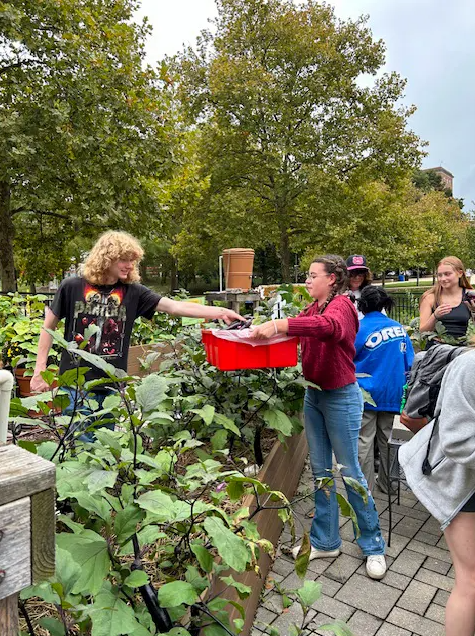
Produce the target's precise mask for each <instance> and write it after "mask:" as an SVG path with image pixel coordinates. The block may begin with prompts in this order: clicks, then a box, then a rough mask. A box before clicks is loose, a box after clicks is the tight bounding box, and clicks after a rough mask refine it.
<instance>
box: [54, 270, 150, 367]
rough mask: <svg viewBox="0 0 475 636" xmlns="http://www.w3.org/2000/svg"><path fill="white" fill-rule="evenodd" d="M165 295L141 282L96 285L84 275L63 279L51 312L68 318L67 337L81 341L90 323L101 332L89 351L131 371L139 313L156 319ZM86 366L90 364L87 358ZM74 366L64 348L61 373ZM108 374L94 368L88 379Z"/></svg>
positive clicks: (65, 333)
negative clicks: (129, 364) (131, 345)
mask: <svg viewBox="0 0 475 636" xmlns="http://www.w3.org/2000/svg"><path fill="white" fill-rule="evenodd" d="M160 299H161V296H160V295H159V294H156V293H155V292H154V291H152V290H151V289H149V288H148V287H145V286H144V285H140V284H139V283H131V284H125V283H121V282H120V281H119V282H117V283H115V285H94V284H92V283H89V282H88V281H87V280H85V279H84V278H66V279H65V280H63V282H62V283H61V285H60V286H59V289H58V291H57V293H56V296H55V297H54V300H53V303H52V304H51V307H50V309H51V311H52V312H53V313H54V315H55V316H57V317H58V318H60V319H61V318H65V319H66V324H65V328H64V337H65V339H66V340H67V341H68V342H69V341H71V340H75V341H76V342H77V343H78V344H80V343H81V342H82V341H83V340H84V332H85V330H86V329H87V327H88V326H90V325H97V326H98V327H99V331H98V332H97V333H96V334H95V335H94V336H92V338H91V339H90V340H89V344H88V346H87V348H86V350H87V351H90V352H91V353H94V354H96V355H99V356H101V357H102V358H104V359H105V360H106V361H107V362H110V363H111V364H113V365H114V366H115V367H118V368H119V369H124V371H125V370H127V356H128V352H129V342H130V334H131V333H132V327H133V324H134V321H135V319H136V318H138V317H139V316H143V317H144V318H148V319H150V318H152V316H153V314H154V312H155V308H156V306H157V304H158V302H159V301H160ZM81 365H82V366H90V365H87V364H86V363H85V362H84V361H82V362H81ZM73 367H74V363H73V360H72V358H71V356H70V354H69V353H68V352H67V351H63V354H62V356H61V363H60V367H59V370H60V373H64V371H66V370H67V369H71V368H73ZM103 375H104V374H103V373H102V372H101V371H100V370H99V369H98V368H96V367H91V371H89V372H88V373H87V376H86V377H87V379H88V380H92V379H94V378H100V377H102V376H103Z"/></svg>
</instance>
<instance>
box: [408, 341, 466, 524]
mask: <svg viewBox="0 0 475 636" xmlns="http://www.w3.org/2000/svg"><path fill="white" fill-rule="evenodd" d="M439 409H440V415H439V421H438V425H437V426H436V427H435V431H434V435H433V436H432V439H431V443H430V454H429V462H430V464H431V466H432V474H431V475H427V476H426V475H424V474H423V472H422V462H423V461H424V458H425V455H426V451H427V444H428V441H429V437H430V434H431V432H432V429H433V427H434V421H432V422H430V423H429V424H427V426H425V427H424V428H423V429H422V430H421V431H419V433H417V434H416V435H414V437H413V438H412V439H411V440H410V441H409V442H406V443H405V444H404V445H403V446H401V448H400V449H399V462H400V464H401V466H402V467H403V469H404V472H405V475H406V479H407V482H408V484H409V486H410V487H411V490H412V491H413V493H414V494H415V495H416V497H417V498H418V499H419V501H420V502H421V503H422V504H423V505H424V506H425V507H426V508H427V510H428V511H429V512H430V513H431V514H432V515H434V517H435V518H436V519H438V521H440V523H441V529H442V530H444V529H445V528H446V527H447V526H448V525H449V523H450V522H451V521H452V520H453V518H454V517H455V515H456V514H458V513H459V512H460V509H461V508H462V507H463V506H464V504H465V503H466V502H467V501H468V500H469V499H470V497H471V496H472V495H473V494H474V493H475V350H473V351H469V352H468V353H466V355H463V356H460V357H458V358H456V359H455V360H454V361H453V362H451V363H450V364H449V366H448V367H447V369H446V371H445V374H444V378H443V380H442V385H441V389H440V393H439V398H438V400H437V407H436V413H437V412H438V411H439Z"/></svg>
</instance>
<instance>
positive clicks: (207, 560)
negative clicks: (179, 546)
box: [190, 543, 213, 572]
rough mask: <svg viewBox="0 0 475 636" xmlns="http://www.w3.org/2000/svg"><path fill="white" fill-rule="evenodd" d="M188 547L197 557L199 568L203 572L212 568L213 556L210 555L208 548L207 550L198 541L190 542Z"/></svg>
mask: <svg viewBox="0 0 475 636" xmlns="http://www.w3.org/2000/svg"><path fill="white" fill-rule="evenodd" d="M190 547H191V551H192V552H193V554H194V555H195V556H196V558H197V559H198V563H199V564H200V566H201V568H202V569H203V570H204V571H205V572H211V570H212V569H213V557H212V556H211V554H210V552H209V550H207V549H206V548H205V547H204V546H203V545H201V544H200V543H192V544H191V546H190Z"/></svg>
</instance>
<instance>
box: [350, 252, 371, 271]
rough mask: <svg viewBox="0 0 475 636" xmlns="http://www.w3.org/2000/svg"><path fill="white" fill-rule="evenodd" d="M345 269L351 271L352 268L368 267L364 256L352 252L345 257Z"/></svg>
mask: <svg viewBox="0 0 475 636" xmlns="http://www.w3.org/2000/svg"><path fill="white" fill-rule="evenodd" d="M346 269H347V270H348V271H351V270H352V269H369V267H368V266H367V265H366V257H365V256H361V255H359V254H353V255H352V256H348V258H347V259H346Z"/></svg>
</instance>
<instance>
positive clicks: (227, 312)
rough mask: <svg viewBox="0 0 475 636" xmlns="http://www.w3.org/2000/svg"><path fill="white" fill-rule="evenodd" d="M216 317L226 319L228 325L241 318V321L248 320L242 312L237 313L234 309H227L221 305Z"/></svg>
mask: <svg viewBox="0 0 475 636" xmlns="http://www.w3.org/2000/svg"><path fill="white" fill-rule="evenodd" d="M216 318H219V319H220V320H224V322H225V323H226V324H227V325H230V324H231V323H232V322H234V321H235V320H241V322H246V320H247V318H243V317H242V316H241V315H240V314H237V313H236V312H235V311H233V310H232V309H226V308H225V307H220V308H219V309H218V310H217V314H216Z"/></svg>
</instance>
